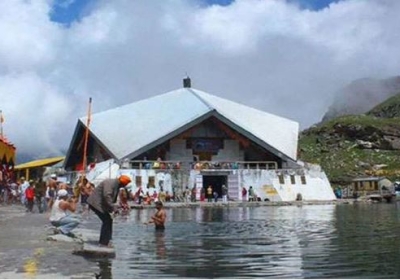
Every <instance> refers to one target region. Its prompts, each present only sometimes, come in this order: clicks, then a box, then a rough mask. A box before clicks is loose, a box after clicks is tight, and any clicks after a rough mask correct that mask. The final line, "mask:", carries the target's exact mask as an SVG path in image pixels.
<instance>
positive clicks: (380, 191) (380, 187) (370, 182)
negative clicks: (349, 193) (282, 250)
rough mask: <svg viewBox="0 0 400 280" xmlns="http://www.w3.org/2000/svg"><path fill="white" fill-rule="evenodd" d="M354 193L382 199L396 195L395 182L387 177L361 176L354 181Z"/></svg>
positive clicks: (388, 199)
mask: <svg viewBox="0 0 400 280" xmlns="http://www.w3.org/2000/svg"><path fill="white" fill-rule="evenodd" d="M352 187H353V194H355V195H356V196H357V197H360V196H361V197H367V198H370V199H373V200H378V201H381V200H382V199H386V200H387V201H390V200H391V198H392V197H393V196H394V184H393V183H392V182H391V181H390V180H388V179H387V178H385V177H361V178H355V179H353V181H352Z"/></svg>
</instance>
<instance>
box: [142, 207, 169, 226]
mask: <svg viewBox="0 0 400 280" xmlns="http://www.w3.org/2000/svg"><path fill="white" fill-rule="evenodd" d="M156 209H157V212H156V213H155V214H154V215H153V216H152V217H151V219H150V221H148V222H147V223H145V224H154V225H155V229H156V230H157V231H163V230H164V229H165V220H166V218H167V214H166V213H165V210H164V206H163V204H162V202H161V201H157V202H156Z"/></svg>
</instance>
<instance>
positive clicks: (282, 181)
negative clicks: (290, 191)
mask: <svg viewBox="0 0 400 280" xmlns="http://www.w3.org/2000/svg"><path fill="white" fill-rule="evenodd" d="M278 177H279V184H285V177H283V174H280V175H279V176H278Z"/></svg>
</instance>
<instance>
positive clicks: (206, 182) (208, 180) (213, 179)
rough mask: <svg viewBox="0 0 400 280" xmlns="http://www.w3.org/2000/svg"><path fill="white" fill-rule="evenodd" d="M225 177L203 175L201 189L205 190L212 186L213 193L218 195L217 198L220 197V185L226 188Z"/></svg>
mask: <svg viewBox="0 0 400 280" xmlns="http://www.w3.org/2000/svg"><path fill="white" fill-rule="evenodd" d="M226 183H227V176H223V175H218V176H216V175H203V188H204V189H205V190H206V189H207V188H208V186H210V185H211V186H212V188H213V192H215V191H216V192H217V193H218V197H222V185H225V186H226V187H228V185H227V184H226Z"/></svg>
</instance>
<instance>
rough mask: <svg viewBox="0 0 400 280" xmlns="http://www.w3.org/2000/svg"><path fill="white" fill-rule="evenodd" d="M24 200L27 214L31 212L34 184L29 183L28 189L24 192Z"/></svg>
mask: <svg viewBox="0 0 400 280" xmlns="http://www.w3.org/2000/svg"><path fill="white" fill-rule="evenodd" d="M25 198H26V202H27V210H26V211H27V212H28V211H29V212H32V211H33V201H34V199H35V190H34V182H33V181H32V180H31V181H29V187H28V188H27V189H26V190H25Z"/></svg>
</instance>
